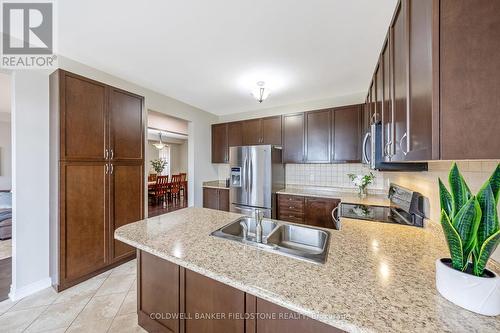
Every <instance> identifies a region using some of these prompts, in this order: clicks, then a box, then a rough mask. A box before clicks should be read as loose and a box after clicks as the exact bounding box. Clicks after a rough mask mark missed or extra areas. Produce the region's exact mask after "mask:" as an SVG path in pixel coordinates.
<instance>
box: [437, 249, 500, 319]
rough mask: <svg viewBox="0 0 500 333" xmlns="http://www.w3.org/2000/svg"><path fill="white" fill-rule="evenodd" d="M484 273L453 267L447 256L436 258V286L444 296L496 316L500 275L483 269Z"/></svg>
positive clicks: (465, 306) (499, 304)
mask: <svg viewBox="0 0 500 333" xmlns="http://www.w3.org/2000/svg"><path fill="white" fill-rule="evenodd" d="M446 263H448V265H447V264H446ZM485 275H487V276H486V277H479V276H475V275H472V274H468V273H464V272H461V271H458V270H456V269H453V268H452V267H451V260H450V259H447V258H446V259H438V260H436V288H437V290H438V291H439V293H440V294H441V295H442V296H443V297H444V298H446V299H447V300H449V301H451V302H453V303H455V304H456V305H458V306H460V307H462V308H464V309H467V310H470V311H473V312H476V313H479V314H482V315H486V316H498V315H500V277H499V276H498V275H496V274H495V273H493V272H491V271H489V270H485Z"/></svg>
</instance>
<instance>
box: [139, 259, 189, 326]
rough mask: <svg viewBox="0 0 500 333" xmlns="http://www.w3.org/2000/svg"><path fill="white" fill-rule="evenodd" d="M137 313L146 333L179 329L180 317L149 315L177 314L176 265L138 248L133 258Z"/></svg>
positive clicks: (177, 267) (177, 283)
mask: <svg viewBox="0 0 500 333" xmlns="http://www.w3.org/2000/svg"><path fill="white" fill-rule="evenodd" d="M137 266H138V267H137V271H138V275H137V284H138V286H137V307H138V309H137V312H138V316H139V325H140V326H142V327H143V328H145V329H146V330H147V331H148V332H174V333H177V332H180V320H179V319H178V318H167V317H166V316H153V317H151V315H152V314H153V315H154V314H176V313H180V312H181V310H180V306H179V300H180V298H181V297H180V295H181V292H183V291H181V290H180V270H181V269H180V267H179V266H177V265H175V264H173V263H171V262H169V261H167V260H163V259H161V258H159V257H157V256H154V255H152V254H149V253H147V252H144V251H139V254H138V258H137Z"/></svg>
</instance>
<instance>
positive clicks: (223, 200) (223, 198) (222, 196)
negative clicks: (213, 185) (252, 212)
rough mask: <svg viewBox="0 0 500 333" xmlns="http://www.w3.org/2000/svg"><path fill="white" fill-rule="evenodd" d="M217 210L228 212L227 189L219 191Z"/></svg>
mask: <svg viewBox="0 0 500 333" xmlns="http://www.w3.org/2000/svg"><path fill="white" fill-rule="evenodd" d="M218 196H219V207H218V209H219V210H223V211H225V212H229V189H227V190H226V189H219V190H218Z"/></svg>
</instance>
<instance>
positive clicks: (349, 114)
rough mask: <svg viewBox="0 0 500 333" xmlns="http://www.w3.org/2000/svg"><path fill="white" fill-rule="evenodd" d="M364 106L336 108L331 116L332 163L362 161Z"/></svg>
mask: <svg viewBox="0 0 500 333" xmlns="http://www.w3.org/2000/svg"><path fill="white" fill-rule="evenodd" d="M362 112H363V105H362V104H360V105H351V106H345V107H341V108H335V109H333V111H332V115H331V128H332V131H331V132H332V144H331V146H332V153H331V161H332V162H348V163H358V162H360V161H361V143H362V142H361V141H362V132H361V126H362Z"/></svg>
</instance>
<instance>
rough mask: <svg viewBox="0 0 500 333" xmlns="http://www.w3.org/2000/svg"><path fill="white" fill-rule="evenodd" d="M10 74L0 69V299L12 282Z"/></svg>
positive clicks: (2, 298)
mask: <svg viewBox="0 0 500 333" xmlns="http://www.w3.org/2000/svg"><path fill="white" fill-rule="evenodd" d="M11 132H12V124H11V77H10V75H8V74H4V73H0V301H2V300H5V299H7V298H8V297H9V296H8V295H9V291H10V285H11V283H12V193H11V188H12V136H11Z"/></svg>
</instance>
